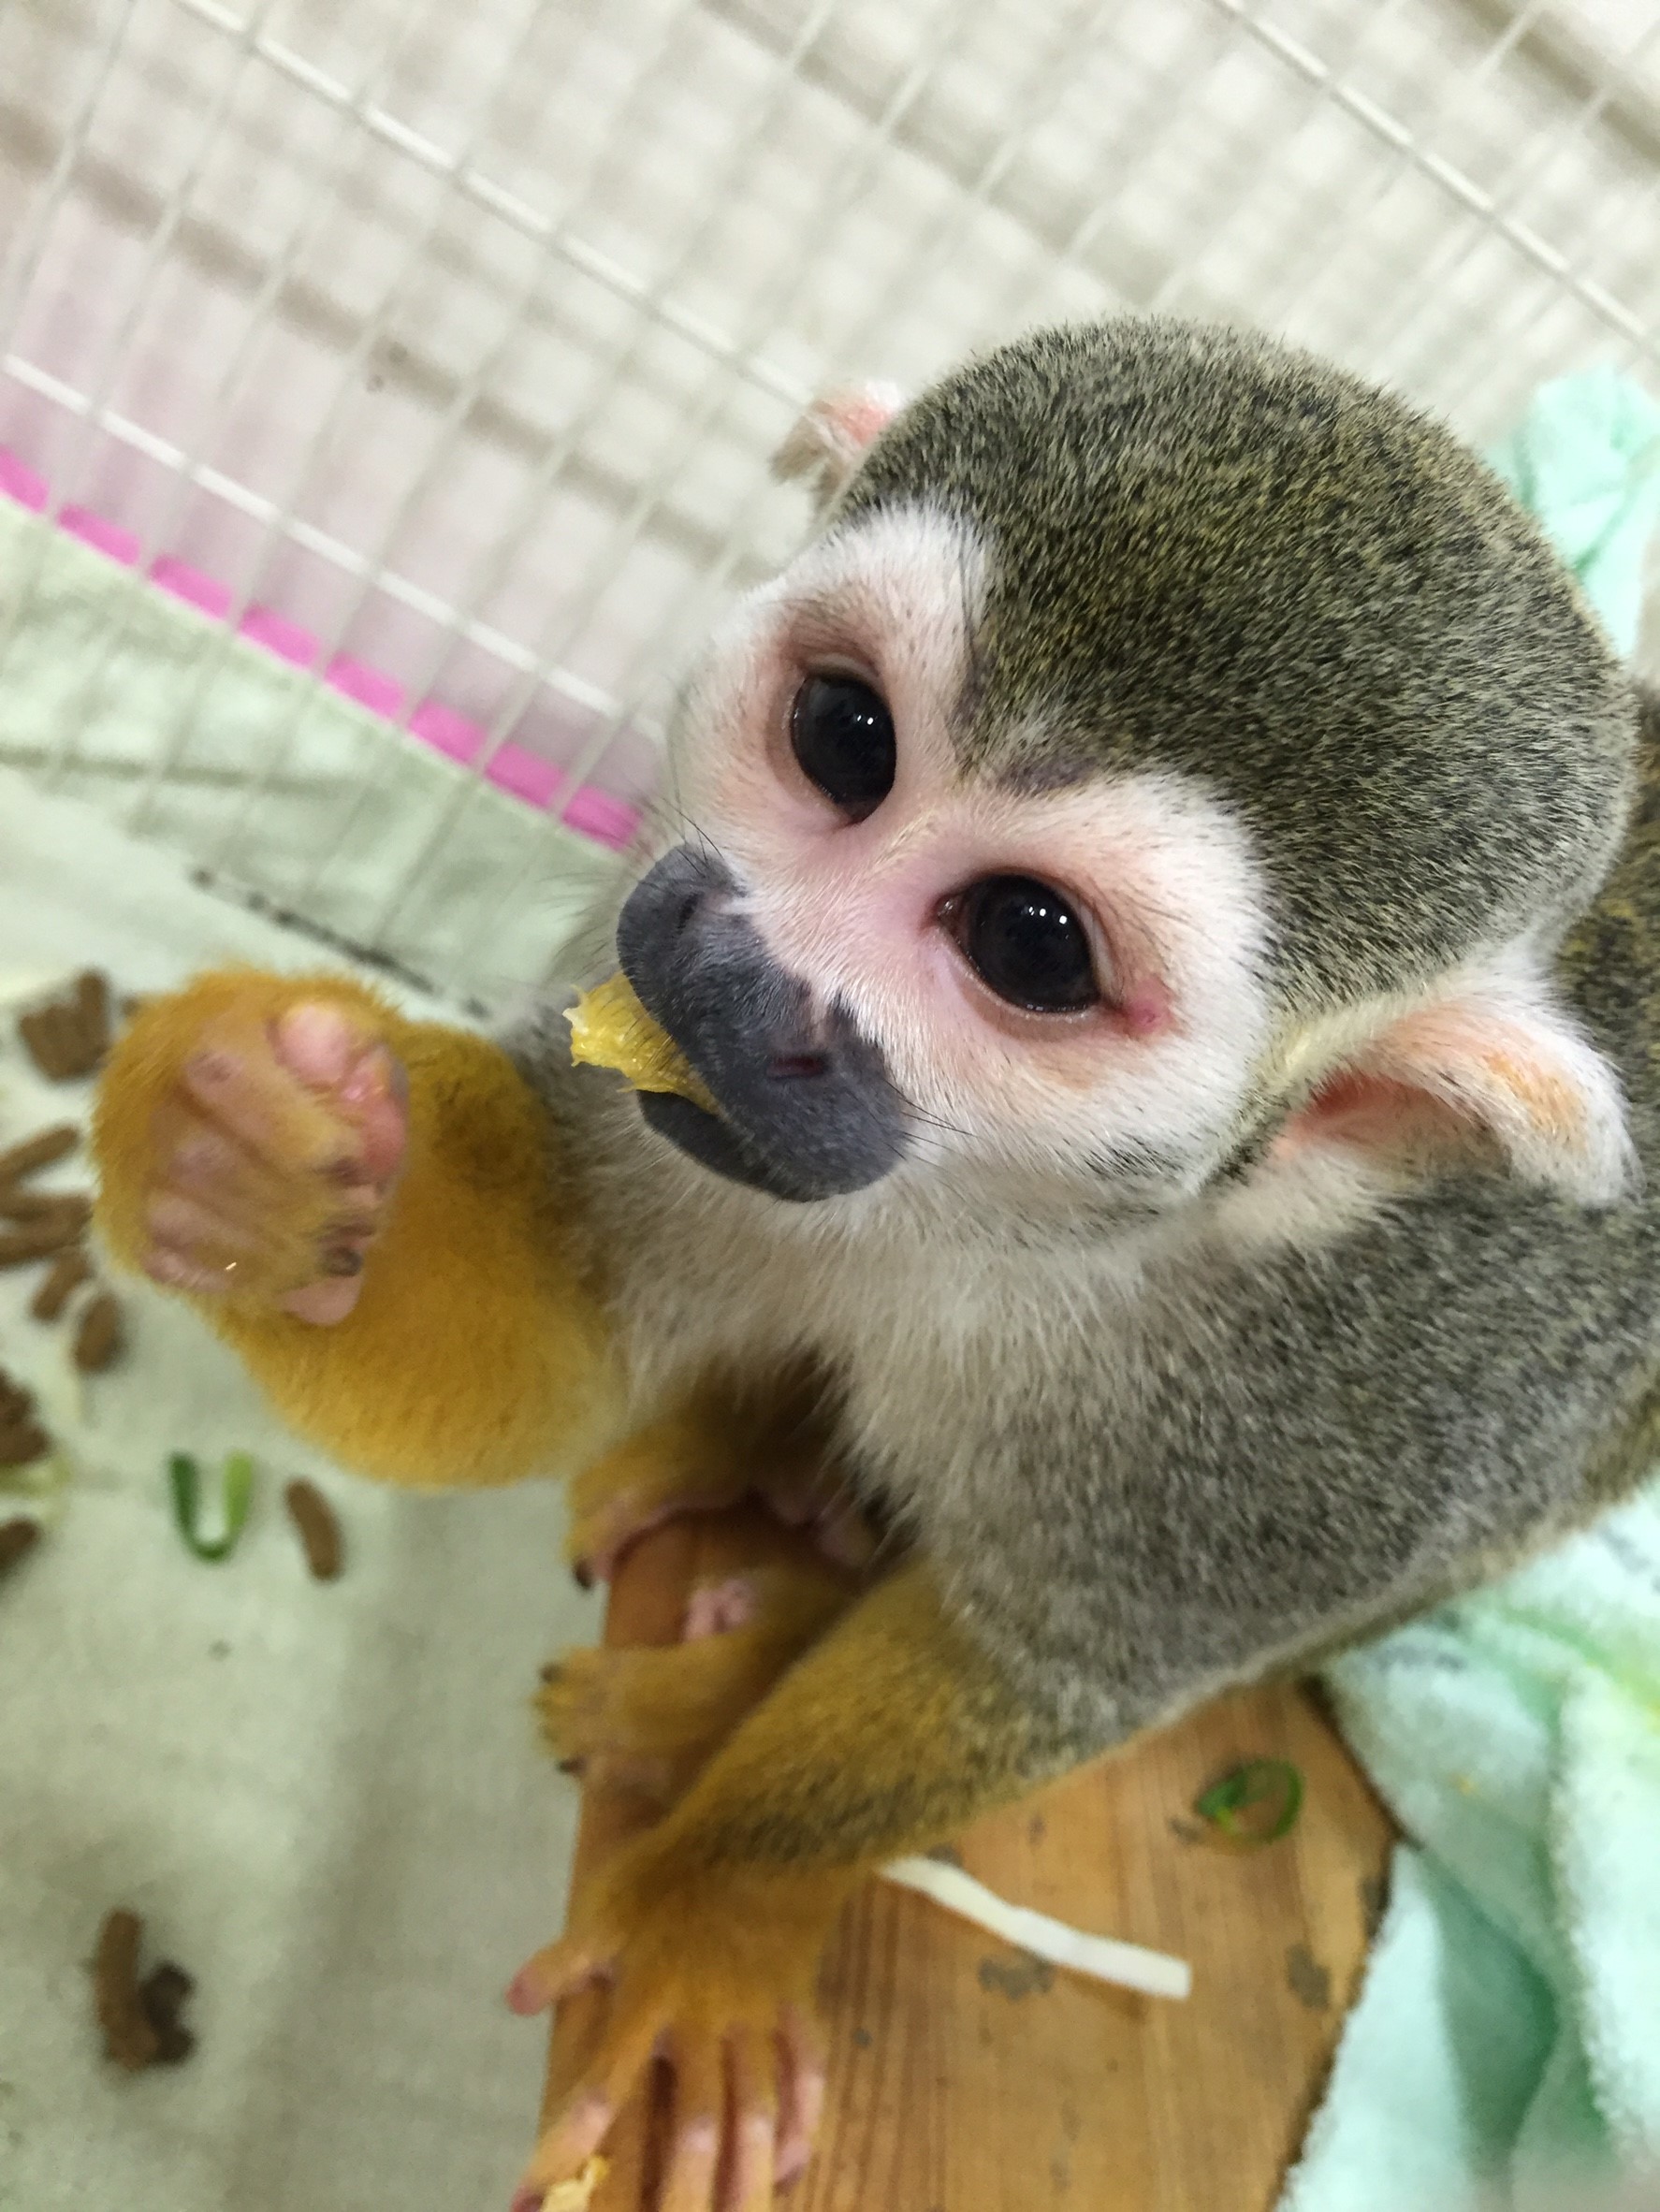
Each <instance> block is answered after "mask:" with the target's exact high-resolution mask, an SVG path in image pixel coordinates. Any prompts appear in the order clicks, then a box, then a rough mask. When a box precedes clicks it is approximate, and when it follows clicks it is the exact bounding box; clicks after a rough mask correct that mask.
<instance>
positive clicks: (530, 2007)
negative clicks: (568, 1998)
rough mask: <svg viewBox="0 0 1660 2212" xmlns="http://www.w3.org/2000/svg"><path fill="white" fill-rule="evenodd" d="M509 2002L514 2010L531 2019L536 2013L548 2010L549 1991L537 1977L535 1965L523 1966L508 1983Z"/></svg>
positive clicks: (511, 2009) (509, 2006) (510, 2008)
mask: <svg viewBox="0 0 1660 2212" xmlns="http://www.w3.org/2000/svg"><path fill="white" fill-rule="evenodd" d="M507 2004H508V2009H509V2010H510V2011H512V2012H516V2013H518V2014H521V2015H522V2016H524V2017H525V2018H526V2019H529V2018H530V2017H531V2015H532V2014H534V2013H541V2012H546V2010H547V2005H548V1997H547V1992H546V1988H545V1987H544V1986H543V1985H542V1983H541V1982H540V1981H539V1980H538V1979H537V1977H536V1971H535V1969H534V1968H533V1967H529V1966H521V1967H520V1968H519V1970H518V1972H517V1973H516V1974H515V1975H514V1977H513V1979H512V1981H511V1982H509V1983H508V1985H507Z"/></svg>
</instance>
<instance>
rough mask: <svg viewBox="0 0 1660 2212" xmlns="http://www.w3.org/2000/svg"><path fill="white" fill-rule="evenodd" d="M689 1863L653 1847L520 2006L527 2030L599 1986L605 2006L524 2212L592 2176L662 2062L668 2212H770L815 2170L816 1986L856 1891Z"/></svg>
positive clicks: (547, 1961) (627, 1865)
mask: <svg viewBox="0 0 1660 2212" xmlns="http://www.w3.org/2000/svg"><path fill="white" fill-rule="evenodd" d="M683 1856H684V1854H683V1852H682V1851H679V1850H677V1846H676V1844H675V1842H674V1841H673V1840H672V1839H668V1838H666V1837H665V1836H664V1835H663V1833H662V1832H661V1831H656V1832H653V1833H652V1834H649V1835H647V1836H645V1837H643V1838H641V1839H640V1841H638V1842H637V1843H635V1844H634V1845H633V1846H631V1847H630V1848H629V1849H628V1850H627V1851H626V1852H624V1853H623V1854H622V1855H620V1856H619V1858H618V1859H617V1861H616V1862H615V1863H614V1865H613V1866H612V1867H611V1869H609V1870H608V1871H607V1872H606V1874H604V1876H602V1877H601V1878H600V1880H599V1881H597V1882H596V1883H595V1884H594V1885H592V1886H591V1887H590V1889H589V1890H588V1891H587V1892H586V1893H585V1895H584V1897H583V1898H582V1899H581V1900H580V1902H579V1905H578V1908H577V1911H576V1914H575V1921H574V1925H573V1928H572V1929H571V1932H570V1933H569V1934H568V1935H566V1936H565V1937H564V1938H563V1939H562V1940H561V1942H559V1943H552V1944H550V1945H549V1946H548V1947H547V1948H546V1950H544V1951H539V1952H537V1954H536V1956H535V1957H533V1958H532V1959H531V1960H530V1961H529V1963H528V1964H527V1965H526V1966H524V1967H523V1968H522V1969H521V1970H520V1972H519V1973H518V1974H517V1977H516V1979H515V1981H514V1983H513V1986H512V1987H511V1989H510V1990H509V1991H508V2002H509V2003H510V2004H511V2005H512V2006H513V2009H514V2010H515V2011H516V2012H518V2013H527V2014H529V2013H538V2012H541V2011H543V2010H545V2009H546V2007H547V2006H548V2005H550V2004H554V2003H557V2002H558V2001H560V2000H561V1999H562V1998H565V1997H568V1996H572V1995H574V1994H575V1992H576V1991H577V1990H579V1989H583V1988H586V1987H589V1986H591V1985H593V1984H596V1983H598V1984H602V1985H604V1987H605V1990H606V1992H607V1995H606V2000H605V2005H604V2018H603V2020H602V2022H601V2024H600V2027H599V2030H598V2034H597V2037H596V2040H595V2042H594V2044H593V2045H592V2046H591V2048H590V2051H589V2053H588V2055H587V2059H586V2062H585V2065H584V2069H583V2072H582V2074H581V2077H580V2079H579V2080H578V2081H577V2082H576V2083H575V2085H574V2087H573V2088H571V2089H570V2090H569V2092H568V2093H567V2094H566V2096H565V2097H564V2098H563V2100H562V2101H561V2103H560V2105H559V2107H558V2109H557V2110H556V2112H555V2113H554V2116H553V2118H552V2121H551V2123H550V2125H549V2126H548V2128H547V2130H546V2132H545V2133H544V2135H543V2137H542V2139H541V2141H540V2142H539V2143H538V2144H537V2146H536V2148H535V2151H534V2153H533V2154H532V2156H531V2161H530V2164H529V2165H528V2166H527V2168H526V2169H525V2173H524V2176H523V2179H522V2180H521V2182H520V2184H519V2188H518V2191H517V2195H516V2196H515V2198H514V2201H513V2212H535V2208H536V2207H537V2206H539V2205H541V2204H542V2201H543V2199H544V2197H545V2195H546V2192H547V2191H548V2190H550V2189H552V2188H553V2187H554V2186H555V2184H556V2183H558V2182H561V2181H565V2180H568V2179H570V2178H571V2177H573V2176H575V2174H577V2173H578V2172H580V2170H581V2168H582V2166H583V2164H584V2162H585V2161H586V2160H587V2159H588V2158H589V2157H590V2156H591V2154H592V2153H593V2152H594V2151H595V2150H597V2149H598V2148H599V2147H600V2145H601V2144H602V2143H603V2142H604V2139H605V2136H606V2134H607V2133H608V2132H609V2130H610V2128H611V2125H612V2122H613V2120H614V2119H615V2118H616V2117H617V2115H618V2113H619V2111H620V2110H621V2109H622V2107H623V2105H624V2104H625V2103H627V2101H628V2099H629V2097H630V2096H631V2094H632V2093H633V2089H634V2088H635V2087H636V2086H637V2085H638V2083H639V2082H640V2081H641V2079H642V2078H643V2076H644V2075H645V2074H646V2071H647V2069H648V2067H649V2065H650V2064H651V2062H652V2060H653V2059H654V2058H657V2057H661V2058H663V2059H665V2060H666V2061H667V2063H668V2065H669V2067H670V2068H671V2070H672V2073H673V2089H672V2103H671V2110H672V2118H671V2123H670V2130H669V2136H668V2143H667V2147H666V2150H665V2153H664V2168H663V2190H662V2194H661V2196H660V2198H659V2200H658V2202H659V2205H660V2208H661V2212H767V2207H769V2206H770V2205H771V2204H772V2192H773V2190H774V2189H775V2188H778V2187H779V2186H781V2185H782V2184H783V2183H785V2182H787V2181H790V2180H792V2179H794V2176H796V2175H797V2174H799V2173H800V2172H801V2170H802V2168H803V2167H804V2166H805V2165H806V2163H807V2161H808V2155H809V2152H810V2150H811V2147H812V2141H813V2136H814V2134H815V2132H816V2131H817V2127H818V2120H819V2114H820V2110H821V2107H822V2105H823V2092H824V2065H823V2053H822V2049H821V2045H820V2042H819V2037H818V2034H817V2031H816V2030H815V2028H814V2026H813V1985H814V1981H815V1978H816V1974H817V1969H818V1962H819V1957H820V1955H821V1953H822V1951H823V1945H824V1941H825V1938H826V1937H827V1935H828V1933H829V1930H830V1927H831V1924H832V1922H833V1921H834V1919H835V1917H836V1914H837V1912H838V1910H839V1909H840V1907H841V1905H842V1903H843V1901H844V1899H846V1897H847V1896H848V1894H849V1891H850V1889H851V1887H852V1877H851V1876H848V1875H846V1874H844V1873H841V1872H836V1873H831V1874H823V1873H817V1874H795V1873H779V1872H769V1873H759V1872H757V1871H755V1870H752V1869H744V1868H732V1867H725V1868H713V1869H711V1868H708V1867H699V1866H695V1865H692V1864H681V1863H680V1859H681V1858H682V1857H683Z"/></svg>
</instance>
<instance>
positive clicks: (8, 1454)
mask: <svg viewBox="0 0 1660 2212" xmlns="http://www.w3.org/2000/svg"><path fill="white" fill-rule="evenodd" d="M50 1450H51V1437H50V1436H49V1435H48V1434H47V1433H46V1431H45V1430H44V1429H43V1428H42V1427H41V1426H40V1424H39V1422H38V1421H36V1420H32V1419H24V1420H21V1421H17V1422H11V1423H7V1425H6V1426H5V1427H0V1467H32V1466H33V1465H34V1463H35V1462H36V1460H43V1459H44V1458H45V1457H46V1455H47V1453H48V1452H49V1451H50Z"/></svg>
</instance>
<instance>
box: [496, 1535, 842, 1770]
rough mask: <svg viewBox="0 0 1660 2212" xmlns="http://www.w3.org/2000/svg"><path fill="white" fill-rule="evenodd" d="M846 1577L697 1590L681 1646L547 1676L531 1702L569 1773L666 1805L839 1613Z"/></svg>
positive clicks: (793, 1568) (739, 1581)
mask: <svg viewBox="0 0 1660 2212" xmlns="http://www.w3.org/2000/svg"><path fill="white" fill-rule="evenodd" d="M852 1593H853V1583H852V1579H851V1578H850V1577H847V1576H843V1575H838V1574H837V1573H835V1572H834V1571H833V1570H832V1569H830V1568H828V1567H821V1566H819V1565H817V1564H815V1563H813V1562H811V1561H804V1562H802V1563H800V1564H794V1565H789V1566H784V1565H779V1566H763V1567H758V1568H756V1569H754V1570H752V1571H750V1572H749V1573H743V1574H734V1575H729V1576H726V1577H724V1578H723V1579H721V1580H719V1581H714V1582H706V1583H701V1584H699V1585H698V1586H697V1587H696V1588H695V1589H694V1590H693V1591H692V1594H691V1597H690V1599H689V1600H688V1602H687V1608H686V1619H685V1623H684V1626H683V1630H682V1634H683V1636H684V1638H685V1640H684V1641H683V1642H681V1643H678V1644H669V1645H664V1646H661V1647H657V1648H650V1649H636V1648H620V1649H619V1648H618V1647H615V1646H604V1647H600V1648H598V1649H592V1650H586V1649H585V1650H579V1651H574V1652H567V1653H566V1654H565V1655H564V1656H563V1658H561V1659H560V1660H558V1661H556V1662H554V1663H553V1664H552V1665H551V1666H548V1667H547V1668H546V1670H545V1672H544V1677H543V1682H544V1687H543V1689H542V1690H541V1692H540V1694H539V1695H538V1696H537V1699H536V1705H537V1710H538V1711H539V1712H540V1714H541V1717H542V1725H543V1729H544V1732H545V1733H546V1736H547V1739H548V1740H549V1742H550V1743H551V1744H552V1745H553V1747H554V1749H555V1751H556V1752H557V1753H558V1754H559V1756H560V1760H561V1765H563V1766H564V1767H565V1768H567V1770H568V1771H572V1772H577V1773H586V1772H589V1771H590V1769H592V1768H596V1767H597V1768H603V1770H604V1778H605V1780H606V1781H607V1782H610V1783H619V1784H621V1785H622V1786H623V1787H625V1788H630V1789H633V1790H637V1791H640V1792H642V1793H644V1794H647V1795H649V1796H652V1797H658V1798H659V1799H662V1800H664V1801H666V1800H667V1799H668V1798H669V1797H674V1796H676V1795H677V1794H678V1791H679V1790H680V1789H681V1788H682V1787H684V1785H685V1783H686V1782H687V1781H688V1780H689V1779H690V1778H691V1774H692V1772H694V1771H695V1770H696V1768H697V1767H699V1766H700V1765H701V1764H702V1763H703V1761H704V1760H705V1759H706V1758H707V1757H708V1755H709V1754H710V1753H711V1752H712V1751H714V1750H715V1749H716V1747H717V1746H718V1745H719V1744H721V1743H722V1742H724V1741H725V1739H726V1738H727V1737H728V1736H729V1735H730V1734H731V1733H732V1731H733V1729H734V1728H735V1727H736V1725H737V1724H738V1722H739V1721H741V1720H742V1719H743V1717H744V1715H745V1714H746V1713H747V1712H749V1711H750V1709H751V1708H752V1707H753V1706H755V1705H758V1704H759V1703H760V1701H761V1699H762V1698H763V1697H764V1695H766V1693H767V1691H768V1690H770V1689H771V1688H772V1686H773V1684H774V1683H775V1682H776V1681H778V1679H779V1676H780V1675H781V1674H782V1673H783V1672H784V1670H785V1668H786V1667H787V1666H790V1665H791V1664H792V1663H793V1662H794V1660H795V1659H797V1658H798V1657H799V1656H800V1654H801V1653H802V1652H804V1651H805V1650H806V1649H807V1647H808V1644H809V1643H811V1642H812V1641H813V1640H814V1639H815V1638H816V1637H818V1636H820V1635H821V1634H822V1633H823V1630H824V1629H825V1628H826V1627H827V1626H828V1625H829V1623H830V1622H831V1621H833V1620H834V1619H835V1618H836V1616H837V1614H838V1613H839V1612H841V1611H842V1610H843V1608H845V1607H846V1606H847V1604H848V1603H849V1601H850V1599H851V1597H852Z"/></svg>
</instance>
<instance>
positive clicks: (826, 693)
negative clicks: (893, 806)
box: [790, 676, 894, 822]
mask: <svg viewBox="0 0 1660 2212" xmlns="http://www.w3.org/2000/svg"><path fill="white" fill-rule="evenodd" d="M790 745H791V749H792V750H793V751H794V755H795V761H796V764H797V766H798V767H799V768H800V770H801V773H802V774H803V775H804V776H805V777H806V778H807V779H808V782H809V783H811V784H815V785H817V787H818V789H819V790H820V791H822V792H823V794H824V796H825V797H826V798H827V799H828V800H829V801H830V803H831V805H832V806H834V807H837V808H840V810H841V811H842V813H843V814H845V815H846V816H847V817H848V819H849V821H850V822H863V821H864V819H865V817H866V815H867V814H874V813H875V812H876V809H877V808H879V807H880V806H881V803H882V801H883V799H885V798H886V797H887V795H888V793H889V792H891V791H892V790H893V788H894V718H893V716H892V715H891V714H890V713H889V712H888V708H887V702H886V701H885V700H884V699H883V698H882V697H881V695H880V693H878V692H876V691H872V690H871V688H870V686H869V685H868V684H866V683H861V682H860V681H859V679H858V677H856V676H809V677H808V678H807V680H806V682H805V683H804V684H803V685H802V687H801V689H800V691H797V692H796V694H795V704H794V706H793V707H792V708H791V710H790Z"/></svg>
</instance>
